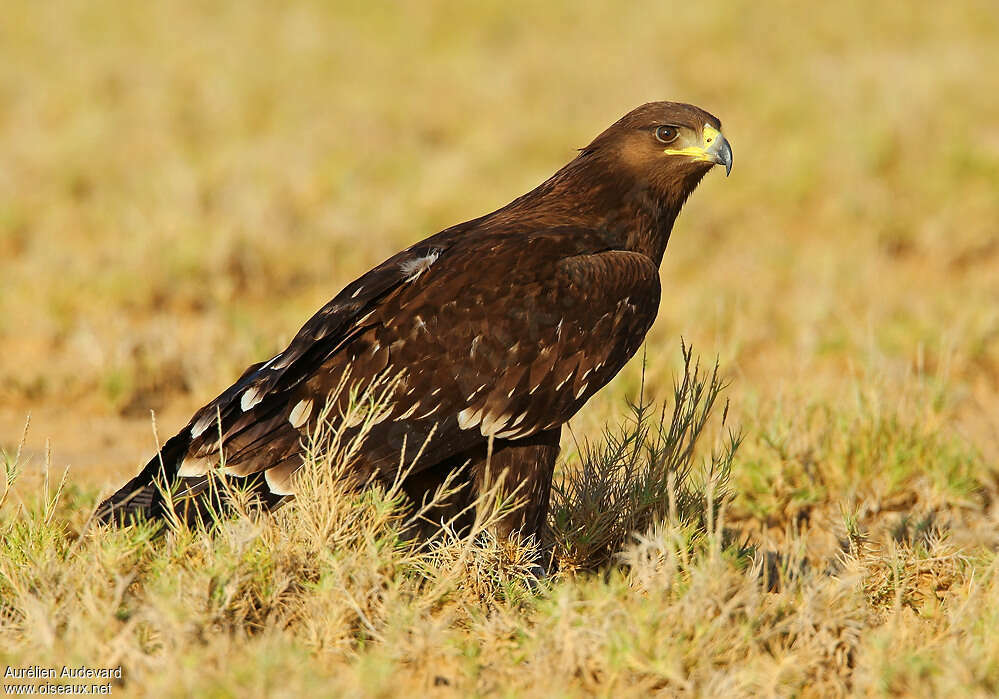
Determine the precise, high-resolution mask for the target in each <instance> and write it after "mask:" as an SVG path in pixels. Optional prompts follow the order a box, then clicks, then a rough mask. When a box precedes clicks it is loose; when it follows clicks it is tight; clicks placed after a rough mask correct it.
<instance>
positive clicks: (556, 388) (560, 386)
mask: <svg viewBox="0 0 999 699" xmlns="http://www.w3.org/2000/svg"><path fill="white" fill-rule="evenodd" d="M571 377H572V374H571V373H570V374H569V376H566V377H565V378H564V379H562V381H560V382H559V385H558V386H556V387H555V390H556V391H557V390H559V389H560V388H562V387H563V386H564V385H565V382H566V381H568V380H569V379H570V378H571Z"/></svg>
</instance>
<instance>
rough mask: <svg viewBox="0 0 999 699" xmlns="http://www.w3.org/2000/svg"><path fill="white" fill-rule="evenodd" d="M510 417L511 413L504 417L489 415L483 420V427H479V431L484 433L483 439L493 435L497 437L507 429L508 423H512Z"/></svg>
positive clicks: (505, 414)
mask: <svg viewBox="0 0 999 699" xmlns="http://www.w3.org/2000/svg"><path fill="white" fill-rule="evenodd" d="M510 417H511V416H510V413H504V414H503V415H493V414H492V413H489V414H488V415H486V416H485V417H484V418H482V425H481V426H480V427H479V431H480V432H482V436H483V437H488V436H489V435H491V434H492V435H495V434H496V433H497V432H499V431H500V430H502V429H503V428H504V427H506V423H507V422H509V421H510Z"/></svg>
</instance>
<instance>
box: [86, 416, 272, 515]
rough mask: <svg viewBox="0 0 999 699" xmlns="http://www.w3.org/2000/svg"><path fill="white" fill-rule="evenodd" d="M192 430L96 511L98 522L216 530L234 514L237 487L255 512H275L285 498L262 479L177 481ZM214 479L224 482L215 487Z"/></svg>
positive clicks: (207, 477) (259, 476)
mask: <svg viewBox="0 0 999 699" xmlns="http://www.w3.org/2000/svg"><path fill="white" fill-rule="evenodd" d="M190 434H191V433H190V430H184V431H182V432H181V433H180V434H178V435H175V436H174V437H171V438H170V439H168V440H167V442H166V444H164V445H163V448H162V449H160V451H159V453H158V454H157V455H156V456H154V457H153V458H152V459H150V460H149V463H147V464H146V466H145V468H143V469H142V471H140V472H139V475H137V476H136V477H135V478H133V479H132V480H130V481H129V482H128V483H126V484H125V485H123V486H122V487H121V488H119V489H118V491H117V492H116V493H114V494H113V495H112V496H111V497H109V498H108V499H106V500H105V501H104V502H102V503H101V504H100V506H99V507H98V508H97V514H96V518H97V520H98V521H100V522H102V523H104V524H117V525H119V526H122V525H128V524H133V523H134V522H137V521H142V520H146V521H161V522H163V523H164V524H169V523H172V522H175V521H177V520H183V521H184V522H186V523H187V525H188V526H197V525H199V524H201V525H206V526H212V525H213V524H214V523H215V522H216V521H218V519H219V517H220V516H224V515H225V514H226V513H228V512H230V511H231V510H230V506H231V505H232V504H233V503H232V500H231V498H230V496H231V495H232V492H231V489H232V488H233V487H237V488H243V489H245V490H246V491H247V493H249V494H250V496H251V498H253V500H252V504H253V506H254V507H260V508H262V509H264V510H271V509H274V508H275V507H277V506H278V505H280V504H281V503H282V502H283V501H284V500H285V498H284V497H283V496H281V495H277V494H274V493H272V492H271V491H270V489H269V488H268V487H267V483H266V480H265V479H264V477H263V474H262V473H258V474H254V475H252V476H249V477H246V478H233V479H230V478H228V477H226V476H224V475H223V476H212V475H208V474H206V475H202V476H193V477H183V478H182V477H179V476H178V473H177V471H178V470H179V469H180V465H181V462H183V460H184V457H185V456H186V455H187V450H188V449H189V448H190V446H191V436H190ZM213 477H216V478H220V479H221V482H220V481H219V480H216V481H215V482H213V481H212V479H213Z"/></svg>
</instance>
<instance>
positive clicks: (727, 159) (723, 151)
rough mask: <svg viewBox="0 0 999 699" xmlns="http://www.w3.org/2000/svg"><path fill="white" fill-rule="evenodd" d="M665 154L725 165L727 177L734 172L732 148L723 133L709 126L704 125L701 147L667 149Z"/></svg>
mask: <svg viewBox="0 0 999 699" xmlns="http://www.w3.org/2000/svg"><path fill="white" fill-rule="evenodd" d="M663 152H664V153H666V154H667V155H686V156H687V157H689V158H693V159H694V160H698V161H700V162H704V163H714V164H715V165H724V166H725V176H726V177H727V176H728V174H729V173H730V172H732V146H730V145H729V143H728V141H727V140H726V139H725V137H724V136H722V134H721V131H719V130H718V129H716V128H714V127H713V126H710V125H708V124H705V125H704V131H703V132H702V133H701V144H700V145H698V146H687V147H686V148H667V149H666V150H665V151H663Z"/></svg>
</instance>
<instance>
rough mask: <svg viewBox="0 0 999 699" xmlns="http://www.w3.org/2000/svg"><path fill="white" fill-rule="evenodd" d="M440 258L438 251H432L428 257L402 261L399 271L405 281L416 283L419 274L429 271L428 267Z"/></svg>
mask: <svg viewBox="0 0 999 699" xmlns="http://www.w3.org/2000/svg"><path fill="white" fill-rule="evenodd" d="M440 256H441V254H440V252H439V251H438V250H432V251H431V252H430V254H429V255H424V256H423V257H417V258H415V259H412V260H404V261H403V262H402V263H401V264H400V265H399V269H401V270H402V273H403V275H404V276H405V277H406V279H405V281H407V282H412V281H416V280H417V279H419V278H420V275H421V274H423V273H424V272H426V271H427V270H428V269H430V265H432V264H433V263H435V262H436V261H437V258H438V257H440Z"/></svg>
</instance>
